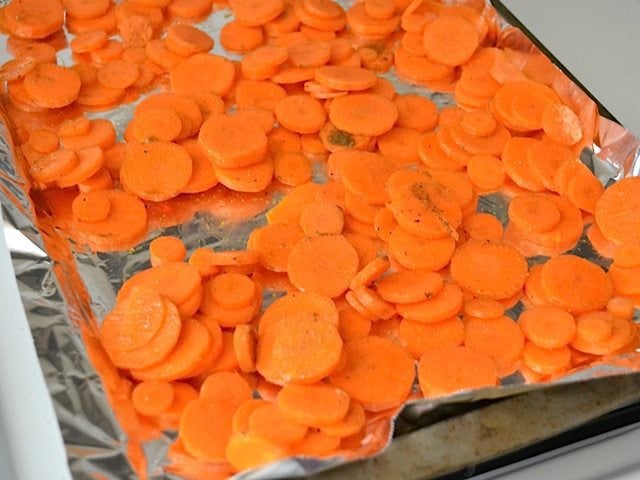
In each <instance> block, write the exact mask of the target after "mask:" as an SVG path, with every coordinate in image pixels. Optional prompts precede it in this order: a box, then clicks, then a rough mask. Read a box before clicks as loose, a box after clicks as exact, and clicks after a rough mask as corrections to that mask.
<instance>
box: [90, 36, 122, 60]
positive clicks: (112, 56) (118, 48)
mask: <svg viewBox="0 0 640 480" xmlns="http://www.w3.org/2000/svg"><path fill="white" fill-rule="evenodd" d="M123 50H124V47H123V46H122V43H121V42H119V41H118V40H108V41H107V43H105V44H104V46H103V47H102V48H99V49H97V50H94V51H92V52H91V60H92V61H93V63H95V64H96V65H106V64H107V63H109V62H113V61H115V60H119V59H120V57H122V52H123Z"/></svg>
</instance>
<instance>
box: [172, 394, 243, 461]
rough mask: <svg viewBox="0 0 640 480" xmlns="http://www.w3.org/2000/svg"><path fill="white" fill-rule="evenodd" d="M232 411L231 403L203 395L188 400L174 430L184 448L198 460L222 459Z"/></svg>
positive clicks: (233, 406) (229, 435)
mask: <svg viewBox="0 0 640 480" xmlns="http://www.w3.org/2000/svg"><path fill="white" fill-rule="evenodd" d="M234 411H235V405H233V404H229V403H226V402H216V401H209V400H207V399H206V398H199V399H196V400H194V401H192V402H190V403H188V404H187V406H186V407H185V409H184V410H183V412H182V415H181V416H180V428H179V430H178V431H179V435H180V439H181V440H182V443H183V444H184V447H185V449H186V450H187V452H189V454H191V455H193V456H194V457H195V458H198V459H200V460H207V461H221V460H224V459H225V451H226V447H227V443H229V439H230V437H231V420H232V418H233V413H234Z"/></svg>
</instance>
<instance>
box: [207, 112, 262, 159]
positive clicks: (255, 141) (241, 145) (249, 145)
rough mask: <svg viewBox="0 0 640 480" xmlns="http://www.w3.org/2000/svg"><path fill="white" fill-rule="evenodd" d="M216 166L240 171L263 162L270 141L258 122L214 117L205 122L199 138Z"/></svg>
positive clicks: (224, 116)
mask: <svg viewBox="0 0 640 480" xmlns="http://www.w3.org/2000/svg"><path fill="white" fill-rule="evenodd" d="M198 139H199V141H200V143H201V144H202V146H203V147H204V148H205V149H206V150H207V151H208V152H209V153H210V154H211V155H212V157H213V160H214V162H215V163H216V164H217V165H219V166H222V167H225V168H238V167H244V166H248V165H253V164H256V163H258V162H260V161H261V160H262V159H263V158H264V156H265V154H266V152H267V137H266V135H265V134H264V131H263V130H262V128H261V127H260V125H258V124H257V123H256V122H255V121H249V120H248V119H246V118H245V119H243V118H240V117H233V116H232V117H229V116H226V115H213V116H211V117H210V118H209V119H208V120H207V121H205V122H204V124H203V125H202V127H201V129H200V135H199V137H198Z"/></svg>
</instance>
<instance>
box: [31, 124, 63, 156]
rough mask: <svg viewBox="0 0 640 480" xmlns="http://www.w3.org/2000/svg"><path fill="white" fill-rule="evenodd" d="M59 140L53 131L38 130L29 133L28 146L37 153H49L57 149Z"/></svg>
mask: <svg viewBox="0 0 640 480" xmlns="http://www.w3.org/2000/svg"><path fill="white" fill-rule="evenodd" d="M59 143H60V139H59V138H58V135H57V134H56V132H54V131H53V130H48V129H46V128H39V129H37V130H34V131H33V132H31V135H30V136H29V146H31V148H33V149H34V150H35V151H36V152H39V153H51V152H53V151H55V150H57V149H58V145H59Z"/></svg>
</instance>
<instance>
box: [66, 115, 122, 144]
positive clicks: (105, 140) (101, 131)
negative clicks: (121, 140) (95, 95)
mask: <svg viewBox="0 0 640 480" xmlns="http://www.w3.org/2000/svg"><path fill="white" fill-rule="evenodd" d="M115 141H116V131H115V129H114V128H113V124H112V123H111V122H110V121H109V120H105V119H103V118H97V119H95V120H91V121H90V127H89V131H88V132H87V133H84V134H80V135H73V136H71V137H63V138H62V146H63V147H64V148H67V149H69V150H83V149H85V148H90V147H93V146H96V145H97V146H99V147H100V148H102V149H103V150H105V149H107V148H110V147H112V146H113V144H114V143H115Z"/></svg>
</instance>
